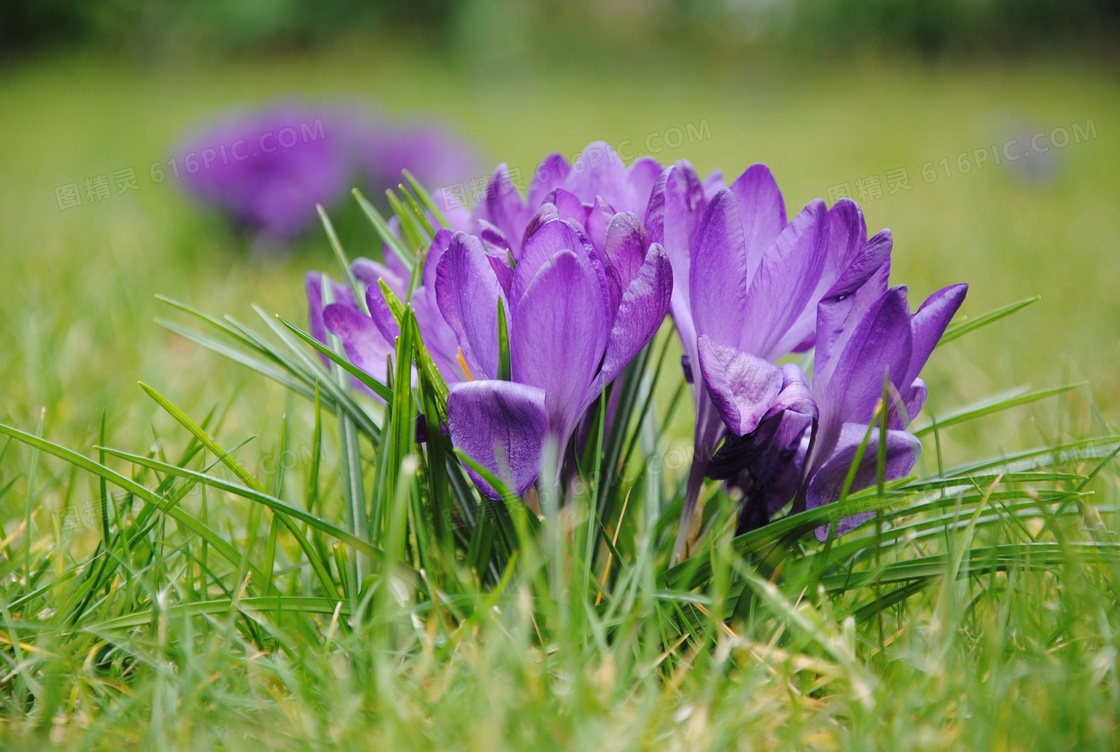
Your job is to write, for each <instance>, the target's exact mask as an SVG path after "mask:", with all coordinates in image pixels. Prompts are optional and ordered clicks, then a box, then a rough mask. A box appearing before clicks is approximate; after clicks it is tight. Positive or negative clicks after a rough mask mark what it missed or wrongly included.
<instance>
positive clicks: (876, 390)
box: [811, 287, 911, 466]
mask: <svg viewBox="0 0 1120 752" xmlns="http://www.w3.org/2000/svg"><path fill="white" fill-rule="evenodd" d="M910 350H911V336H910V312H909V309H908V306H907V305H906V288H905V287H895V288H892V289H890V290H888V291H887V292H886V293H885V294H883V295H882V297H880V298H879V300H878V301H876V303H875V304H874V305H872V306H871V308H870V310H868V312H867V313H866V314H865V315H864V316H863V318H862V319H861V320H860V321H859V322H858V325H857V326H856V328H855V331H854V332H853V333H852V335H851V338H850V339H849V340H848V342H847V345H846V346H845V348H844V352H843V353H842V354H841V355H840V357H839V359H838V360H837V362H836V368H835V370H834V371H833V374H832V377H831V378H830V379H829V381H828V383H827V384H826V385H825V387H823V388H821V387H819V386H817V385H816V384H814V392H815V393H816V396H817V402H818V405H819V406H820V411H821V420H820V427H819V429H818V435H817V439H816V446H815V447H814V450H813V453H814V455H815V457H816V459H813V460H811V462H812V463H813V465H814V466H818V465H819V463H820V462H821V461H823V460H824V458H826V457H827V456H828V455H829V454H831V452H832V450H833V447H834V446H835V444H836V442H837V441H838V439H839V431H840V426H841V424H844V423H861V424H867V423H869V422H870V421H871V420H872V418H873V417H874V415H875V408H876V406H877V405H878V404H879V401H880V400H881V399H882V397H883V377H884V375H885V374H889V375H890V379H891V383H892V384H894V385H895V386H896V388H897V384H898V382H899V381H900V380H901V379H902V378H903V377H904V376H905V374H906V370H907V366H908V365H909V363H910Z"/></svg>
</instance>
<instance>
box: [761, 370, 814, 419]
mask: <svg viewBox="0 0 1120 752" xmlns="http://www.w3.org/2000/svg"><path fill="white" fill-rule="evenodd" d="M780 370H781V372H782V390H781V391H780V392H778V396H777V397H775V398H774V404H773V405H771V406H770V410H769V411H768V412H767V417H770V416H772V415H777V414H778V413H784V412H793V413H797V414H798V415H804V416H806V417H807V418H810V419H812V420H816V419H817V416H818V411H817V402H816V400H814V399H813V391H812V388H811V387H810V386H809V377H808V376H806V375H805V372H804V371H802V370H801V369H800V368H798V367H797V366H796V365H794V364H793V363H785V364H784V365H782V366H781V368H780Z"/></svg>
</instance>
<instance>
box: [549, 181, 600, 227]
mask: <svg viewBox="0 0 1120 752" xmlns="http://www.w3.org/2000/svg"><path fill="white" fill-rule="evenodd" d="M548 202H549V203H551V204H553V205H554V206H555V207H556V216H557V217H559V218H560V219H570V220H572V221H573V222H575V223H576V224H578V225H580V226H583V225H585V224H586V223H587V214H588V205H589V204H585V203H584V202H583V201H581V200H580V198H579V196H577V195H576V194H574V193H572V192H570V191H566V190H564V189H563V188H557V189H556V190H555V191H553V192H552V193H550V194H549V196H548ZM589 203H590V204H594V203H595V201H594V199H593V200H592V201H591V202H589Z"/></svg>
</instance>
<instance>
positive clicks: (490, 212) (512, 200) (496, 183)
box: [479, 162, 531, 239]
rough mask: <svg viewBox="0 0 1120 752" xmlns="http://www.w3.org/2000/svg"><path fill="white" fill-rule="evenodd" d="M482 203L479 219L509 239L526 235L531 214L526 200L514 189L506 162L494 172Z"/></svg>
mask: <svg viewBox="0 0 1120 752" xmlns="http://www.w3.org/2000/svg"><path fill="white" fill-rule="evenodd" d="M480 203H481V206H480V207H479V208H480V209H481V211H480V212H479V218H480V219H485V220H487V221H488V222H490V224H492V225H494V226H495V227H497V228H498V229H499V230H501V231H502V234H503V235H504V236H505V237H506V238H507V239H509V238H520V237H523V236H524V235H525V225H527V224H528V223H529V217H530V216H531V213H530V211H529V207H528V206H527V205H526V203H525V199H524V198H522V197H521V194H520V193H518V192H517V188H516V187H514V185H513V181H512V180H511V179H510V177H509V168H508V167H506V165H505V163H504V162H503V163H502V164H500V165H498V167H497V169H495V170H494V174H493V175H492V176H491V177H490V182H489V183H487V184H486V194H485V195H484V196H483V199H482V201H481V202H480Z"/></svg>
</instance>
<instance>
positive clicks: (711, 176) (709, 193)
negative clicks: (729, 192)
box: [703, 170, 727, 201]
mask: <svg viewBox="0 0 1120 752" xmlns="http://www.w3.org/2000/svg"><path fill="white" fill-rule="evenodd" d="M703 185H704V198H705V199H707V200H708V201H711V200H712V199H713V198H714V197H715V195H716V194H717V193H719V192H720V191H722V190H723V189H724V188H726V187H727V181H726V180H724V179H723V171H722V170H712V171H711V172H709V173H708V176H707V177H706V178H704V183H703Z"/></svg>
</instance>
